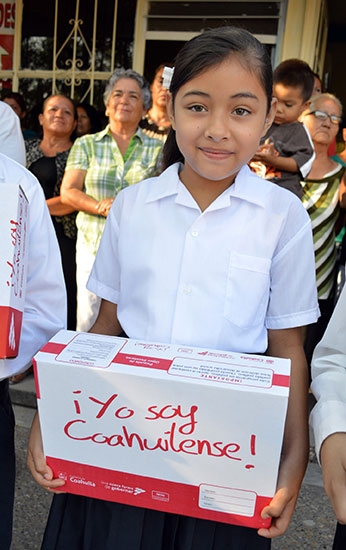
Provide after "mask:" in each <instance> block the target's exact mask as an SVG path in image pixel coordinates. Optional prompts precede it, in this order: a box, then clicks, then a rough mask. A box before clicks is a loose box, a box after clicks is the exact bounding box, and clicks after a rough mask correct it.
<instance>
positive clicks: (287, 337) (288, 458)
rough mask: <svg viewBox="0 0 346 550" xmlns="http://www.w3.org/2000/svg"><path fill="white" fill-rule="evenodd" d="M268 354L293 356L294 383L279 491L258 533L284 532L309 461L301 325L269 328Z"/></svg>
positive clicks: (305, 375)
mask: <svg viewBox="0 0 346 550" xmlns="http://www.w3.org/2000/svg"><path fill="white" fill-rule="evenodd" d="M268 338H269V345H268V350H267V354H268V355H270V356H273V357H286V358H289V359H291V383H290V395H289V400H288V410H287V417H286V424H285V432H284V441H283V447H282V453H281V462H280V469H279V477H278V483H277V490H276V493H275V495H274V497H273V499H272V501H271V502H270V504H269V505H268V506H265V507H264V509H263V510H262V517H263V518H268V517H271V518H272V524H271V526H270V527H269V528H268V529H259V531H258V533H259V535H262V536H263V537H267V538H273V537H276V536H278V535H282V534H283V533H284V532H285V531H286V529H287V527H288V525H289V522H290V519H291V516H292V514H293V511H294V508H295V504H296V501H297V498H298V493H299V489H300V485H301V483H302V480H303V477H304V473H305V469H306V465H307V461H308V448H309V445H308V423H307V418H308V405H307V395H308V393H307V390H308V374H307V366H306V359H305V354H304V350H303V344H302V329H301V328H291V329H281V330H269V331H268Z"/></svg>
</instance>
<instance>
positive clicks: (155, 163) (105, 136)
mask: <svg viewBox="0 0 346 550" xmlns="http://www.w3.org/2000/svg"><path fill="white" fill-rule="evenodd" d="M104 102H105V105H106V115H107V116H108V118H109V124H108V126H107V127H106V128H105V129H104V130H102V131H101V132H98V133H96V134H92V135H85V136H82V137H81V138H79V139H77V140H76V141H75V143H74V145H73V147H72V149H71V152H70V155H69V158H68V161H67V165H66V170H65V176H64V179H63V182H62V186H61V198H62V201H63V203H65V204H68V205H70V206H72V207H73V208H74V209H75V210H78V211H79V213H78V215H77V228H78V233H77V253H76V259H77V330H82V331H87V330H89V328H90V327H91V326H92V324H93V322H94V320H95V319H96V316H97V314H98V309H99V299H98V298H97V297H96V296H95V295H94V294H93V293H91V292H89V291H88V290H87V289H86V283H87V280H88V278H89V273H90V271H91V268H92V265H93V263H94V259H95V256H96V252H97V249H98V246H99V242H100V239H101V235H102V232H103V228H104V224H105V218H106V217H107V214H108V212H109V209H110V207H111V205H112V203H113V200H114V198H115V196H116V195H117V194H118V192H119V191H120V190H121V189H123V188H124V187H127V186H128V185H131V184H133V183H137V182H140V181H141V180H143V179H145V178H148V177H151V176H156V175H158V173H159V172H160V160H159V155H160V151H161V148H162V142H161V141H159V140H156V139H153V138H150V137H148V136H146V135H144V133H143V132H142V130H141V129H140V128H139V126H138V125H139V122H140V120H141V119H142V117H143V116H144V114H145V113H146V111H147V110H148V109H149V108H150V107H151V92H150V88H149V85H148V83H147V82H146V80H145V79H144V78H143V77H142V76H141V75H139V74H138V73H136V72H135V71H133V70H131V69H128V70H125V69H117V70H116V71H114V73H113V74H112V76H111V78H110V80H109V82H108V84H107V86H106V90H105V93H104Z"/></svg>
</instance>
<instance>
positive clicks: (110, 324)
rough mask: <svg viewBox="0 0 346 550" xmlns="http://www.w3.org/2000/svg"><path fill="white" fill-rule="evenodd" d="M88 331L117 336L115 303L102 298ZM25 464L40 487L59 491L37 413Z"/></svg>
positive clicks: (120, 329)
mask: <svg viewBox="0 0 346 550" xmlns="http://www.w3.org/2000/svg"><path fill="white" fill-rule="evenodd" d="M89 332H93V333H96V334H107V335H108V336H118V335H119V334H120V333H121V332H122V328H121V326H120V323H119V321H118V317H117V305H116V304H113V303H112V302H108V301H107V300H102V301H101V305H100V311H99V314H98V317H97V319H96V321H95V323H94V325H93V326H92V328H91V329H90V331H89ZM27 466H28V468H29V470H30V472H31V475H32V476H33V478H34V480H35V481H36V482H37V483H38V484H39V485H41V487H43V488H44V489H49V490H50V491H51V492H57V493H61V491H60V490H59V491H55V489H57V488H58V487H62V486H63V485H64V484H65V482H64V481H63V480H62V479H58V478H56V479H54V477H53V471H52V469H51V468H50V467H49V466H48V464H47V463H46V459H45V457H44V453H43V446H42V436H41V427H40V420H39V416H38V413H36V415H35V418H34V420H33V423H32V427H31V431H30V437H29V444H28V455H27Z"/></svg>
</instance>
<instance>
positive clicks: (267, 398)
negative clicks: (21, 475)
mask: <svg viewBox="0 0 346 550" xmlns="http://www.w3.org/2000/svg"><path fill="white" fill-rule="evenodd" d="M34 370H35V377H36V389H37V397H38V408H39V413H40V421H41V428H42V436H43V446H44V452H45V455H46V458H47V462H48V464H49V465H50V466H51V467H52V469H53V471H54V475H55V477H60V478H63V479H64V480H65V481H66V484H65V486H64V487H63V490H64V491H67V492H71V493H75V494H81V495H87V496H92V497H96V498H101V499H104V500H114V501H116V502H122V503H126V504H131V505H134V506H141V507H147V508H152V509H156V510H165V511H167V512H173V513H180V514H183V515H187V516H194V517H200V518H205V519H213V520H216V521H221V522H226V523H234V524H238V525H247V526H251V527H256V528H258V527H261V526H268V525H269V524H270V520H262V519H261V517H260V512H261V510H262V509H263V507H264V506H265V505H266V504H267V503H268V502H269V501H270V500H271V498H272V496H273V495H274V493H275V487H276V482H277V474H278V466H279V460H280V452H281V445H282V438H283V428H284V422H285V416H286V408H287V400H288V393H289V374H290V361H289V360H287V359H278V358H271V357H266V356H260V355H259V356H255V355H245V354H244V355H242V354H239V353H233V352H225V351H215V350H208V349H202V348H193V347H188V346H178V345H171V344H155V343H150V342H145V341H137V340H131V339H129V340H127V339H125V338H116V337H110V336H102V335H96V334H87V333H75V332H72V331H60V332H59V333H58V334H57V335H56V336H55V337H54V338H53V339H52V340H51V341H50V342H49V343H48V344H47V345H46V346H45V347H44V348H43V349H42V350H41V351H40V352H39V353H38V354H37V355H36V356H35V359H34Z"/></svg>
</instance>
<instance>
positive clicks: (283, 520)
mask: <svg viewBox="0 0 346 550" xmlns="http://www.w3.org/2000/svg"><path fill="white" fill-rule="evenodd" d="M287 474H288V472H287ZM292 474H293V475H294V471H292ZM284 477H286V473H285V465H284V463H282V464H281V467H280V473H279V480H278V488H277V491H276V493H275V495H274V497H273V499H272V500H271V502H270V503H269V505H268V506H265V507H264V508H263V510H262V513H261V517H262V518H263V519H267V518H269V517H271V518H273V519H272V523H271V526H270V527H269V528H268V529H264V528H263V529H259V530H258V534H259V535H261V536H262V537H266V538H274V537H278V536H279V535H282V534H283V533H284V532H285V531H286V529H287V527H288V525H289V523H290V520H291V517H292V514H293V512H294V508H295V505H296V502H297V498H298V493H299V485H298V486H297V483H296V481H295V480H294V482H293V483H292V484H290V483H289V480H288V479H287V482H286V483H285V482H284V479H283V478H284ZM288 477H290V476H289V475H287V478H288ZM292 477H293V476H292Z"/></svg>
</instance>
